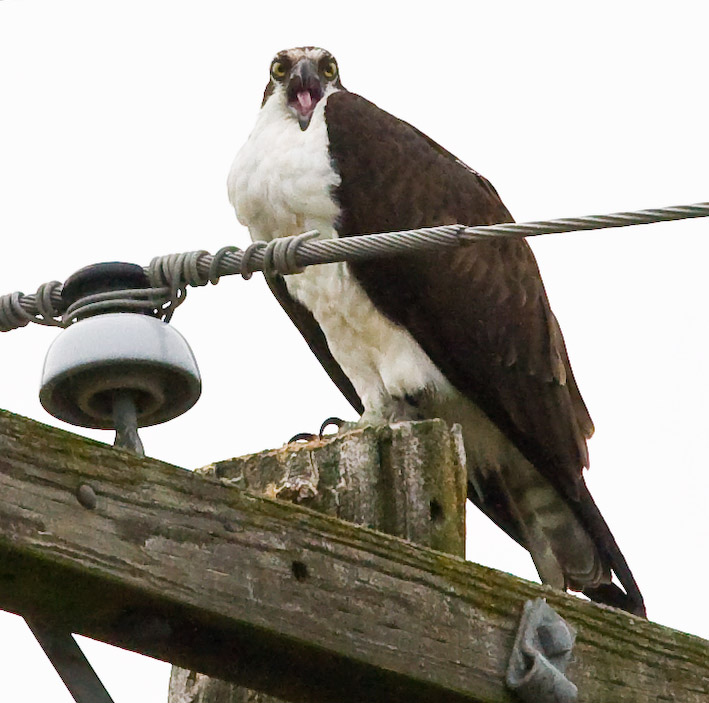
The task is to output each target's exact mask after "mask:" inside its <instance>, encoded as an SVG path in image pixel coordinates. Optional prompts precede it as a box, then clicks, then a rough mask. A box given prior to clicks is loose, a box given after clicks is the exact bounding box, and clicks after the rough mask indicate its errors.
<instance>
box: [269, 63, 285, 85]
mask: <svg viewBox="0 0 709 703" xmlns="http://www.w3.org/2000/svg"><path fill="white" fill-rule="evenodd" d="M271 75H272V76H273V77H274V78H275V79H276V80H278V81H279V80H281V79H282V78H285V75H286V67H285V66H284V65H283V64H282V63H281V62H280V61H274V62H273V63H272V64H271Z"/></svg>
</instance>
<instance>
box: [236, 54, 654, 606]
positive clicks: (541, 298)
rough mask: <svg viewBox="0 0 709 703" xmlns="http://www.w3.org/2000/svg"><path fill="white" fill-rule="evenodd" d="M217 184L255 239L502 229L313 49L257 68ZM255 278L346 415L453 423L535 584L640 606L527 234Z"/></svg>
mask: <svg viewBox="0 0 709 703" xmlns="http://www.w3.org/2000/svg"><path fill="white" fill-rule="evenodd" d="M228 188H229V198H230V201H231V203H232V205H233V206H234V208H235V210H236V214H237V217H238V219H239V221H240V222H241V223H242V224H244V225H245V226H247V227H248V228H249V231H250V233H251V237H252V239H254V240H255V241H257V240H261V241H269V240H271V239H272V238H274V237H284V236H289V235H294V234H299V233H302V232H306V231H309V230H317V231H318V232H319V236H320V237H323V238H325V237H347V236H351V235H358V234H371V233H375V232H390V231H397V230H406V229H414V228H419V227H429V226H435V225H444V224H453V223H460V224H465V225H486V224H495V223H499V222H511V221H512V217H511V216H510V213H509V212H508V211H507V208H506V207H505V206H504V205H503V203H502V201H501V200H500V197H499V196H498V194H497V192H496V191H495V189H494V188H493V187H492V185H490V183H489V182H488V181H487V180H486V179H485V178H483V177H482V176H481V175H480V174H478V173H476V172H475V171H474V170H472V169H471V168H469V167H467V166H466V165H465V164H464V163H463V162H462V161H460V160H459V159H457V158H456V157H455V156H453V155H452V154H450V153H449V152H448V151H446V150H445V149H444V148H443V147H441V146H439V145H438V144H436V143H435V142H434V141H433V140H431V139H429V138H428V137H427V136H426V135H425V134H423V133H421V132H420V131H419V130H417V129H416V128H415V127H412V126H411V125H409V124H407V123H406V122H403V121H402V120H399V119H397V118H396V117H393V116H392V115H390V114H388V113H387V112H384V111H383V110H380V109H379V108H378V107H377V106H376V105H374V104H372V103H371V102H369V101H367V100H365V99H364V98H362V97H360V96H359V95H356V94H354V93H350V92H348V91H347V90H345V88H344V87H343V86H342V83H341V82H340V74H339V69H338V65H337V61H336V60H335V58H334V57H333V56H332V54H330V53H329V52H327V51H325V50H323V49H320V48H315V47H302V48H297V49H289V50H286V51H281V52H280V53H279V54H277V55H276V57H275V58H274V59H273V61H272V62H271V67H270V80H269V82H268V85H267V87H266V91H265V93H264V97H263V102H262V105H261V111H260V113H259V115H258V119H257V121H256V126H255V127H254V129H253V131H252V133H251V135H250V136H249V138H248V141H247V142H246V144H245V145H244V146H243V147H242V148H241V150H240V151H239V153H238V154H237V156H236V158H235V160H234V163H233V165H232V168H231V171H230V173H229V179H228ZM270 285H271V288H272V290H273V291H274V293H275V294H276V297H277V298H278V300H279V301H280V303H281V305H282V306H283V307H284V308H285V309H286V311H287V312H288V313H289V315H290V316H291V318H292V319H293V321H294V322H295V324H296V325H297V326H298V328H299V330H300V332H301V333H302V335H303V336H304V337H305V339H306V341H307V342H308V344H309V346H310V348H311V349H312V350H313V352H314V353H315V354H316V355H317V357H318V359H319V361H320V362H321V364H322V365H323V367H324V368H325V370H326V371H327V372H328V373H329V375H330V377H331V378H332V379H333V381H334V382H335V383H336V384H337V386H338V387H339V388H340V390H341V391H342V393H343V394H344V395H345V397H346V398H347V399H348V400H349V402H350V403H351V404H352V406H353V407H354V408H355V409H356V410H357V411H358V412H359V413H360V414H361V420H360V422H361V423H362V424H374V423H384V422H391V421H394V420H402V419H422V418H430V417H440V418H443V419H444V420H446V421H448V422H449V423H453V422H457V423H460V424H461V426H462V431H463V439H464V443H465V448H466V452H467V456H468V465H469V466H468V481H469V482H468V494H469V498H470V499H471V500H472V501H473V502H474V503H475V504H476V505H477V506H478V507H479V508H480V509H481V510H483V512H484V513H485V514H487V515H488V516H489V517H490V518H491V519H492V520H494V521H495V522H496V523H497V524H498V525H499V526H500V527H501V528H502V529H504V530H505V531H506V532H507V533H508V534H509V535H510V536H511V537H513V538H514V539H515V540H517V542H519V543H520V544H521V545H523V546H524V547H525V548H527V549H528V550H529V552H530V553H531V556H532V559H533V561H534V564H535V566H536V568H537V571H538V572H539V575H540V578H541V580H542V582H544V583H547V584H550V585H552V586H555V587H558V588H562V589H563V588H570V589H573V590H577V591H582V592H583V593H584V594H586V595H587V596H588V597H589V598H591V599H592V600H595V601H599V602H603V603H607V604H611V605H614V606H617V607H621V608H624V609H626V610H628V611H630V612H633V613H636V614H640V615H644V614H645V609H644V605H643V599H642V596H641V594H640V591H639V590H638V587H637V585H636V583H635V580H634V578H633V575H632V573H631V572H630V569H629V568H628V565H627V563H626V561H625V558H624V557H623V555H622V553H621V551H620V549H619V548H618V545H617V544H616V542H615V539H614V538H613V535H612V534H611V532H610V530H609V528H608V526H607V524H606V522H605V520H604V519H603V517H602V516H601V513H600V511H599V510H598V508H597V507H596V504H595V503H594V501H593V498H592V497H591V495H590V493H589V491H588V489H587V487H586V484H585V482H584V479H583V476H582V471H583V469H584V468H585V467H587V466H588V452H587V447H586V440H587V438H589V437H590V436H591V434H592V432H593V424H592V422H591V419H590V417H589V414H588V411H587V409H586V406H585V405H584V402H583V400H582V398H581V395H580V393H579V390H578V388H577V386H576V382H575V380H574V376H573V373H572V371H571V367H570V365H569V360H568V357H567V353H566V348H565V345H564V339H563V337H562V334H561V330H560V328H559V324H558V323H557V321H556V318H555V317H554V314H553V313H552V311H551V309H550V307H549V302H548V300H547V296H546V293H545V290H544V286H543V283H542V279H541V277H540V274H539V270H538V268H537V264H536V261H535V259H534V255H533V254H532V251H531V249H530V248H529V246H528V244H527V242H526V241H524V240H520V239H502V238H490V239H489V240H485V241H482V242H475V243H473V244H470V245H466V246H461V247H459V248H456V249H442V250H441V251H439V252H436V253H433V254H431V253H426V254H417V255H407V256H399V257H396V258H383V259H376V260H370V261H366V262H362V263H348V264H344V263H335V264H326V265H320V266H310V267H308V268H307V269H306V270H305V271H304V272H302V273H300V274H297V275H291V276H286V277H284V278H276V279H273V280H271V281H270ZM613 574H615V576H616V577H617V581H619V583H620V586H622V588H621V587H619V586H618V585H617V584H616V583H614V582H613V581H612V578H613Z"/></svg>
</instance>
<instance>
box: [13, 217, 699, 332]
mask: <svg viewBox="0 0 709 703" xmlns="http://www.w3.org/2000/svg"><path fill="white" fill-rule="evenodd" d="M707 216H709V203H696V204H694V205H679V206H674V207H664V208H655V209H650V210H633V211H629V212H618V213H613V214H610V215H590V216H586V217H571V218H560V219H554V220H541V221H537V222H524V223H502V224H496V225H487V226H472V227H470V226H465V225H443V226H440V227H424V228H421V229H415V230H405V231H401V232H385V233H380V234H365V235H358V236H352V237H343V238H341V239H317V237H318V232H315V231H314V232H306V233H304V234H299V235H296V236H294V237H279V238H277V239H274V240H272V241H270V242H268V243H266V242H254V243H253V244H251V245H250V246H248V247H247V248H246V249H245V250H242V249H239V248H238V247H236V246H227V247H223V248H222V249H220V250H219V251H218V252H217V253H216V254H214V255H213V254H210V253H209V252H207V251H204V250H200V251H192V252H184V253H181V254H168V255H166V256H159V257H156V258H154V259H153V260H152V261H151V262H150V264H149V265H148V266H147V267H145V271H146V273H147V274H148V276H149V278H150V282H151V285H152V287H151V288H149V289H145V290H144V291H140V295H141V296H142V299H143V305H144V307H146V308H150V309H154V310H156V311H158V313H159V314H160V315H161V316H163V317H165V318H166V319H169V318H170V316H171V315H172V312H173V311H174V309H175V308H176V307H177V306H178V305H179V304H180V303H181V302H182V301H183V300H184V298H185V295H186V288H187V286H204V285H207V284H208V283H210V282H211V283H214V284H216V283H217V282H218V280H219V278H220V277H221V276H228V275H234V274H239V275H241V276H243V277H244V278H250V277H251V274H252V273H253V272H255V271H264V272H266V273H269V274H283V275H287V274H294V273H299V272H300V271H302V270H303V268H305V267H306V266H312V265H316V264H326V263H334V262H338V261H363V260H367V259H376V258H380V257H389V256H397V255H401V254H413V253H417V252H424V251H431V250H434V249H439V248H442V247H459V246H465V245H466V244H470V243H473V242H478V241H483V240H486V239H490V238H495V237H506V238H509V237H512V238H516V237H534V236H537V235H541V234H560V233H564V232H576V231H582V230H594V229H608V228H611V227H628V226H631V225H643V224H650V223H654V222H669V221H673V220H685V219H690V218H695V217H707ZM61 288H62V284H61V283H60V282H59V281H50V282H49V283H44V284H42V285H41V286H40V287H39V288H38V290H37V292H36V293H34V294H29V295H25V294H24V293H20V292H15V293H9V294H7V295H3V296H1V297H0V331H2V332H8V331H10V330H13V329H18V328H19V327H24V326H25V325H27V324H28V323H29V322H36V323H38V324H44V325H55V326H66V325H67V324H69V323H70V322H71V320H73V319H75V318H76V317H79V316H81V315H82V314H84V315H85V314H87V313H96V312H100V310H101V308H102V307H103V306H105V307H110V308H111V309H114V310H115V308H116V306H120V305H121V302H122V301H123V300H124V299H126V298H127V297H128V296H130V297H132V298H135V296H136V291H130V292H128V291H116V292H112V293H110V294H101V295H99V296H90V297H89V298H85V299H83V300H82V301H80V302H79V303H77V304H75V305H74V306H72V307H71V308H67V306H66V305H65V303H64V301H63V300H62V297H61ZM130 305H132V306H135V300H132V301H131V302H130V304H129V306H130Z"/></svg>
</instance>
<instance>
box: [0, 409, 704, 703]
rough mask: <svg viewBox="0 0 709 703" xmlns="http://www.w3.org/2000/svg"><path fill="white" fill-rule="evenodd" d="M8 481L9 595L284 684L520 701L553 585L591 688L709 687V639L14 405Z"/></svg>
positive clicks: (97, 632) (274, 685)
mask: <svg viewBox="0 0 709 703" xmlns="http://www.w3.org/2000/svg"><path fill="white" fill-rule="evenodd" d="M83 484H87V485H89V486H90V487H91V488H92V489H93V491H94V493H95V494H96V505H95V508H93V509H92V508H87V507H84V505H82V504H81V503H80V502H79V500H78V498H77V492H78V490H79V487H80V486H81V485H83ZM0 496H2V498H1V500H0V607H2V608H4V609H6V610H10V611H12V612H19V613H27V614H28V615H30V616H32V617H33V618H34V619H39V618H43V619H45V620H47V619H52V620H53V621H55V622H56V623H58V624H59V625H63V626H65V627H67V628H69V629H71V630H72V631H73V632H78V633H81V634H85V635H88V636H90V637H94V638H96V639H100V640H103V641H106V642H110V643H113V644H116V645H118V646H121V647H125V648H128V649H132V650H134V651H138V652H142V653H144V654H147V655H149V656H154V657H157V658H161V659H165V660H169V661H173V662H174V663H176V664H179V665H181V666H183V667H186V668H190V669H194V670H198V671H203V672H204V673H206V674H211V675H217V676H220V677H221V678H224V679H228V680H231V681H234V682H237V683H240V684H243V685H246V686H249V687H251V688H255V689H259V690H262V691H265V692H267V693H269V694H270V695H277V696H280V697H288V698H289V699H290V700H294V701H316V702H317V701H323V702H325V701H332V700H338V701H342V702H343V703H348V702H350V701H351V702H353V703H354V701H365V700H367V701H402V703H403V701H413V702H414V703H416V702H418V701H421V702H422V703H423V701H432V700H435V701H444V702H447V701H451V702H452V701H482V702H485V703H488V702H490V703H492V702H495V703H497V702H502V701H505V702H511V701H512V700H513V698H512V697H511V695H510V694H509V693H508V692H507V691H506V689H505V688H504V685H503V678H504V670H505V667H506V664H507V659H508V657H509V652H510V648H511V646H512V641H513V638H514V632H515V629H516V627H517V622H518V620H519V615H520V612H521V607H522V604H523V602H524V601H525V600H527V599H528V598H535V597H546V598H547V601H548V602H549V603H550V605H552V607H554V608H555V609H556V610H557V612H559V613H560V614H561V615H562V616H563V617H564V618H566V619H567V620H568V621H569V622H570V623H571V624H572V625H573V626H574V627H575V628H576V629H577V631H578V637H577V643H576V647H575V650H574V653H575V661H574V662H573V663H572V664H571V666H570V667H569V669H568V672H567V673H568V675H569V678H570V679H571V680H572V681H574V682H575V683H576V684H577V686H578V687H579V691H580V695H579V701H580V703H584V702H586V701H598V702H599V703H600V702H603V703H606V702H607V701H633V702H637V703H641V702H642V703H645V702H647V703H650V702H651V701H652V702H653V703H655V702H656V701H683V703H706V701H707V700H708V699H709V668H708V664H707V662H708V661H709V656H708V655H709V644H708V643H707V642H705V641H703V640H700V639H698V638H695V637H691V636H689V635H686V634H683V633H680V632H676V631H673V630H670V629H667V628H663V627H660V626H659V625H656V624H653V623H650V622H646V621H644V620H641V619H639V618H635V617H633V616H630V615H628V614H627V613H624V612H621V611H617V610H613V609H610V608H602V607H599V606H596V605H593V604H590V603H587V602H582V601H580V600H579V599H576V598H574V597H571V596H567V595H564V594H562V593H556V592H553V591H551V590H549V589H546V588H543V587H540V586H537V585H535V584H532V583H528V582H525V581H522V580H520V579H516V578H513V577H511V576H509V575H507V574H504V573H501V572H498V571H494V570H491V569H487V568H484V567H481V566H477V565H475V564H471V563H468V562H465V561H463V560H462V559H461V558H458V557H454V556H449V555H445V554H442V553H441V552H437V551H434V550H431V549H426V548H424V547H419V546H416V545H413V544H411V543H409V542H406V541H404V540H401V539H397V538H395V537H391V536H388V535H385V534H382V533H380V532H376V531H374V530H370V529H367V528H363V527H355V526H353V525H351V524H348V523H345V522H343V521H340V520H337V519H335V518H331V517H328V516H325V515H320V514H318V513H316V512H314V511H312V510H309V509H307V508H304V507H302V506H297V505H290V504H286V503H282V502H279V501H274V500H269V499H267V498H263V497H257V496H253V495H250V494H248V493H245V492H243V491H240V490H238V489H236V488H234V487H233V486H225V485H223V484H222V482H220V481H219V480H218V479H214V478H210V477H205V476H200V475H197V474H195V473H192V472H188V471H185V470H182V469H179V468H177V467H175V466H171V465H168V464H164V463H162V462H159V461H155V460H151V459H139V458H136V457H134V456H132V455H130V454H128V453H124V452H121V451H116V450H113V449H111V448H110V447H107V446H105V445H101V444H99V443H96V442H92V441H90V440H86V439H84V438H80V437H76V436H74V435H71V434H69V433H65V432H62V431H60V430H56V429H53V428H49V427H45V426H42V425H40V424H39V423H35V422H32V421H29V420H26V419H23V418H19V417H17V416H12V415H10V414H8V413H0ZM298 564H299V565H300V566H297V565H298Z"/></svg>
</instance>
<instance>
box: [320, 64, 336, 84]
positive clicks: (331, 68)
mask: <svg viewBox="0 0 709 703" xmlns="http://www.w3.org/2000/svg"><path fill="white" fill-rule="evenodd" d="M322 74H323V76H325V78H327V79H328V80H329V81H331V80H332V79H333V78H334V77H335V76H336V75H337V64H336V63H335V62H334V61H330V63H329V64H328V65H327V66H326V67H325V68H324V69H323V72H322Z"/></svg>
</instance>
